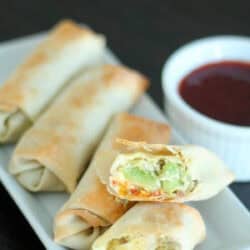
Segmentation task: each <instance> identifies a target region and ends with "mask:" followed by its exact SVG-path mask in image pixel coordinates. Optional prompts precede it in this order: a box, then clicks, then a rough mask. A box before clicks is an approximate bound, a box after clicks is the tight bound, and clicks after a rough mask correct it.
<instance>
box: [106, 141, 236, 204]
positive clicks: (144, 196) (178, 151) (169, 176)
mask: <svg viewBox="0 0 250 250" xmlns="http://www.w3.org/2000/svg"><path fill="white" fill-rule="evenodd" d="M117 144H118V145H119V146H120V147H121V148H123V152H122V153H121V154H119V155H118V156H117V157H116V159H115V161H114V162H113V164H112V167H111V170H110V177H109V191H110V192H111V193H112V194H113V195H115V196H117V197H119V198H121V199H126V200H131V201H174V202H184V201H193V200H204V199H208V198H211V197H212V196H214V195H216V194H217V193H219V192H220V191H221V190H222V189H224V188H225V187H226V186H227V185H229V184H230V183H231V182H232V181H233V179H234V177H233V174H232V173H231V172H230V171H229V170H228V169H227V168H226V166H225V165H224V163H223V162H222V161H221V160H220V159H219V158H218V157H217V156H216V155H215V154H213V153H212V152H210V151H208V150H207V149H205V148H202V147H200V146H195V145H184V146H168V145H160V144H158V145H157V144H151V145H150V144H147V143H144V142H132V141H126V140H120V139H118V140H117Z"/></svg>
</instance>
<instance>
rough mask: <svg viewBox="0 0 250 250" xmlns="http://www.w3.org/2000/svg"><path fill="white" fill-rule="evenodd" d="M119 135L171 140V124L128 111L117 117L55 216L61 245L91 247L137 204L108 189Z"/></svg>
mask: <svg viewBox="0 0 250 250" xmlns="http://www.w3.org/2000/svg"><path fill="white" fill-rule="evenodd" d="M117 137H121V138H125V139H129V140H134V141H141V140H144V141H147V142H149V143H167V142H168V140H169V127H168V126H167V125H165V124H162V123H158V122H154V121H151V120H148V119H145V118H142V117H138V116H134V115H129V114H127V113H121V114H119V115H116V116H115V118H114V119H113V120H112V123H111V124H110V126H109V128H108V130H107V132H106V133H105V135H104V137H103V139H102V142H101V143H100V145H99V147H98V149H97V151H96V152H95V155H94V157H93V159H92V161H91V163H90V166H89V167H88V169H87V171H86V173H85V174H84V176H83V177H82V178H81V180H80V182H79V184H78V186H77V188H76V190H75V191H74V192H73V193H72V195H71V197H70V199H69V200H68V201H67V202H66V204H65V205H64V206H63V207H62V209H61V210H60V211H59V212H58V214H57V216H56V218H55V222H54V238H55V241H56V242H57V243H58V244H61V245H64V246H67V247H70V248H73V249H89V247H90V245H91V243H92V242H93V241H94V239H95V238H96V237H97V236H98V235H99V234H100V232H101V231H103V228H104V227H107V226H109V225H111V224H113V223H114V222H115V221H116V220H117V218H119V217H120V216H121V215H122V214H123V213H125V211H126V210H127V209H128V208H129V207H131V206H132V205H133V203H129V202H124V201H122V200H119V199H117V198H116V197H114V196H112V195H111V194H109V193H108V191H107V188H106V183H105V179H106V178H107V177H106V176H108V175H109V170H110V166H111V164H112V162H113V160H114V159H115V157H116V155H117V154H118V153H119V151H118V149H117V148H116V147H115V145H114V142H115V139H116V138H117Z"/></svg>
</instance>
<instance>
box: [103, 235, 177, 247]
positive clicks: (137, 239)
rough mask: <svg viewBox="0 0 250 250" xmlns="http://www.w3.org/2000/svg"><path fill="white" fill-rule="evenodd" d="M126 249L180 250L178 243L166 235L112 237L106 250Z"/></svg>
mask: <svg viewBox="0 0 250 250" xmlns="http://www.w3.org/2000/svg"><path fill="white" fill-rule="evenodd" d="M128 249H137V250H142V249H152V250H180V249H181V248H180V245H179V244H178V243H177V242H175V241H172V240H170V239H169V238H168V237H164V236H163V237H160V238H159V239H156V238H155V237H150V236H149V237H147V238H145V237H143V236H140V235H137V236H134V237H132V236H123V237H121V238H119V239H112V240H110V241H109V243H108V245H107V250H128Z"/></svg>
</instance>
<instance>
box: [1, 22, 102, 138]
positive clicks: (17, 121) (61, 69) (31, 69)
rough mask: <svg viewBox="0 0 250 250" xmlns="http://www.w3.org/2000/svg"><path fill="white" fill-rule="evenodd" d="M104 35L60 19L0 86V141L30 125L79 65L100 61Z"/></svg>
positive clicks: (20, 133) (18, 135) (15, 135)
mask: <svg viewBox="0 0 250 250" xmlns="http://www.w3.org/2000/svg"><path fill="white" fill-rule="evenodd" d="M104 48H105V38H104V36H102V35H98V34H95V33H94V32H93V31H91V30H90V29H88V28H83V27H80V26H78V25H77V24H75V23H74V22H72V21H69V20H64V21H61V22H60V23H59V24H57V25H56V26H55V27H54V29H53V30H52V31H51V32H50V33H49V35H48V36H47V38H45V39H44V41H43V42H41V44H40V45H38V46H37V48H35V50H34V51H33V52H32V53H31V55H30V56H29V57H27V58H26V60H25V61H24V62H23V63H22V64H21V65H20V66H19V67H18V68H17V69H16V70H15V71H14V72H13V74H12V75H11V76H10V77H9V79H7V80H6V81H5V82H4V83H3V85H2V86H1V87H0V143H5V142H14V141H16V140H17V139H18V138H19V137H20V136H21V135H22V134H23V132H24V131H25V130H26V129H27V128H28V127H30V126H31V125H32V124H33V123H34V121H35V120H36V119H37V118H38V116H39V115H40V114H41V113H42V112H43V111H44V110H45V108H46V107H47V106H48V105H49V103H50V101H51V100H52V99H53V97H54V96H55V95H56V94H58V93H59V92H60V91H61V89H62V87H63V86H64V85H65V84H66V83H67V80H68V79H69V78H70V77H72V75H73V74H74V73H76V72H77V71H78V70H79V69H80V68H82V67H84V66H86V65H92V64H94V63H96V62H99V61H101V58H102V54H103V51H104Z"/></svg>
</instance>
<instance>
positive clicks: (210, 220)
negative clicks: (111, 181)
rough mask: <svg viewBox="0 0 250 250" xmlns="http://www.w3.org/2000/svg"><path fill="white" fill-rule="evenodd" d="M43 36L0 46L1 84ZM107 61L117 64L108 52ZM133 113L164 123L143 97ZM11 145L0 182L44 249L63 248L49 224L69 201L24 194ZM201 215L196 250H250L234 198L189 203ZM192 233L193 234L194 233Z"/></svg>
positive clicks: (175, 139)
mask: <svg viewBox="0 0 250 250" xmlns="http://www.w3.org/2000/svg"><path fill="white" fill-rule="evenodd" d="M43 36H44V34H38V35H33V36H29V37H25V38H21V39H16V40H12V41H9V42H4V43H1V44H0V65H1V67H0V83H1V82H3V81H4V80H5V79H6V78H7V77H8V75H9V74H10V73H11V72H12V71H13V69H15V68H16V66H17V65H18V64H19V63H20V62H21V61H22V60H23V58H24V57H25V56H26V55H27V54H28V53H29V52H30V50H31V49H33V48H34V47H35V46H36V45H37V44H38V43H39V42H40V40H41V39H42V38H43ZM106 60H107V61H108V62H118V60H117V59H116V58H115V57H114V55H113V54H112V53H111V52H110V51H107V53H106ZM133 113H135V114H138V115H141V116H145V117H148V118H151V119H154V120H157V121H163V122H167V120H166V118H165V117H164V116H163V114H162V113H161V112H160V110H159V109H158V108H157V107H156V105H155V104H154V103H153V101H152V100H151V99H150V97H148V96H147V95H145V96H144V97H143V98H142V99H141V100H140V102H139V103H138V104H137V105H136V107H135V108H134V110H133ZM171 143H175V144H183V143H184V141H183V139H182V138H181V137H180V136H179V135H178V134H177V133H176V131H174V129H172V138H171ZM12 151H13V146H1V147H0V180H1V182H2V184H3V185H4V187H5V188H6V190H7V191H8V192H9V194H10V195H11V196H12V198H13V200H14V201H15V202H16V204H17V206H18V207H19V209H20V210H21V211H22V213H23V215H24V216H25V218H26V219H27V220H28V222H29V223H30V224H31V226H32V227H33V229H34V231H35V232H36V234H37V235H38V237H39V238H40V240H41V241H42V243H43V244H44V246H45V247H46V248H47V249H51V250H52V249H53V250H59V249H60V250H62V249H65V248H63V247H60V246H58V245H56V244H55V243H54V242H53V240H52V237H53V236H52V226H53V225H52V222H53V218H54V215H55V213H56V211H57V210H58V209H59V208H60V207H61V206H62V204H63V203H64V202H65V201H66V199H67V198H68V195H67V194H61V193H43V194H32V193H29V192H27V191H25V190H24V189H23V188H22V187H21V186H19V184H18V183H17V182H16V181H15V179H14V178H13V177H12V176H11V175H9V173H8V172H7V165H8V161H9V158H10V155H11V153H12ZM191 205H193V206H195V207H196V208H197V209H198V210H199V211H200V212H201V214H202V216H203V218H204V220H205V223H206V226H207V238H206V240H205V241H204V242H203V243H202V244H201V245H200V246H198V247H197V248H196V249H197V250H205V249H206V250H216V249H218V250H222V249H224V250H229V249H231V250H241V249H242V250H243V249H245V250H246V249H250V233H249V229H250V215H249V213H248V211H247V210H246V209H245V208H244V206H243V205H242V204H241V203H240V201H239V200H238V199H237V198H236V197H235V195H234V194H233V193H232V192H231V191H230V190H229V189H226V190H225V191H224V192H222V193H221V194H219V195H218V196H216V197H215V198H213V199H210V200H207V201H202V202H196V203H193V204H191ZM194 233H195V232H194Z"/></svg>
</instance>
